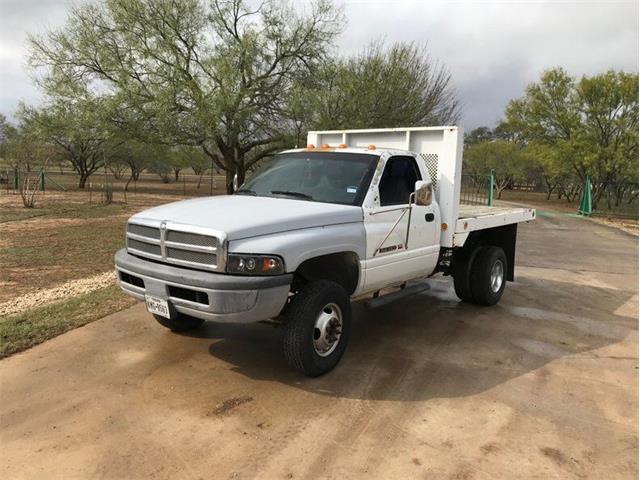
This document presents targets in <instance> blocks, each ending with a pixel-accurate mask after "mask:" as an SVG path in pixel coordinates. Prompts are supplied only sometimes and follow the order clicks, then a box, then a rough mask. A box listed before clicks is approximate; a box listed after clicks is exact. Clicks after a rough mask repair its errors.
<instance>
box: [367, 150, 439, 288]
mask: <svg viewBox="0 0 640 480" xmlns="http://www.w3.org/2000/svg"><path fill="white" fill-rule="evenodd" d="M418 180H429V179H422V176H421V174H420V169H419V168H418V165H417V163H416V159H415V158H414V157H413V156H408V155H407V156H405V155H402V156H401V155H396V156H392V157H389V158H388V159H387V161H386V164H385V167H384V170H383V173H382V175H381V177H380V181H379V182H378V192H377V196H376V198H375V199H374V204H373V207H372V208H371V209H370V210H369V211H368V212H365V222H364V223H365V230H366V234H367V258H366V260H365V278H364V288H363V291H373V290H378V289H380V288H383V287H385V286H389V285H393V284H398V283H401V282H404V281H406V280H410V279H413V278H419V277H424V276H426V275H429V274H431V273H432V272H433V270H434V269H435V266H436V264H437V262H438V255H439V252H440V242H439V240H440V236H439V233H440V232H439V226H440V215H439V211H438V208H437V205H436V204H435V202H434V201H433V200H431V203H430V204H429V205H416V204H415V202H411V203H410V197H412V194H413V192H414V188H415V183H416V181H418ZM431 198H433V195H431Z"/></svg>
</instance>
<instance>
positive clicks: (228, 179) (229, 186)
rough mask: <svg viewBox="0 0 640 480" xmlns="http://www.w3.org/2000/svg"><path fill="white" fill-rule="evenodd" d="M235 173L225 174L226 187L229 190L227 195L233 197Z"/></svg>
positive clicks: (228, 172)
mask: <svg viewBox="0 0 640 480" xmlns="http://www.w3.org/2000/svg"><path fill="white" fill-rule="evenodd" d="M234 175H235V173H234V172H230V171H228V170H227V171H226V172H225V185H226V189H227V194H229V195H232V194H233V177H234Z"/></svg>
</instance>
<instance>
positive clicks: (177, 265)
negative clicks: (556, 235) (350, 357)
mask: <svg viewBox="0 0 640 480" xmlns="http://www.w3.org/2000/svg"><path fill="white" fill-rule="evenodd" d="M461 168H462V131H461V129H460V128H457V127H422V128H406V129H377V130H343V131H327V132H310V133H309V136H308V145H307V147H306V148H299V149H293V150H287V151H284V152H282V153H280V154H278V155H275V156H274V157H273V158H271V159H269V160H267V161H265V162H263V164H262V165H261V166H260V168H259V169H258V170H257V171H256V172H255V173H254V174H253V175H252V176H251V177H250V178H249V179H248V180H247V181H246V182H245V183H244V184H243V185H241V186H240V187H239V188H238V189H237V191H236V192H235V194H234V195H225V196H217V197H208V198H198V199H191V200H185V201H181V202H175V203H172V204H168V205H163V206H160V207H156V208H152V209H150V210H146V211H143V212H140V213H138V214H136V215H134V216H133V217H132V218H131V219H130V220H129V222H128V225H127V238H126V240H127V247H126V248H125V249H122V250H120V251H119V252H118V253H117V254H116V269H117V271H118V281H119V284H120V286H121V287H122V289H123V290H124V291H125V292H126V293H128V294H130V295H133V296H134V297H136V298H138V299H140V300H143V301H145V303H146V305H147V309H148V310H149V311H150V312H151V313H152V314H153V316H154V317H155V318H156V320H157V321H158V322H159V323H160V324H162V325H163V326H165V327H167V328H169V329H171V330H173V331H183V330H188V329H193V328H197V327H198V326H199V325H200V324H201V323H202V322H203V321H206V320H211V321H217V322H236V323H243V322H256V321H261V320H267V319H277V320H279V321H280V322H281V323H282V325H283V328H284V344H283V349H284V354H285V357H286V359H287V361H288V363H289V364H290V365H291V366H292V367H294V368H295V369H297V370H299V371H301V372H303V373H304V374H306V375H309V376H317V375H321V374H323V373H326V372H328V371H330V370H331V369H332V368H333V367H334V366H335V365H336V364H337V363H338V361H339V360H340V358H341V356H342V354H343V353H344V350H345V348H346V346H347V343H348V338H349V334H350V328H349V327H350V322H351V305H350V303H351V301H352V300H354V299H361V298H363V297H367V296H371V295H373V296H376V297H377V296H378V295H379V293H380V292H381V291H383V289H386V290H388V289H389V287H404V286H405V285H406V284H407V282H409V281H411V280H415V279H420V278H425V277H430V276H432V275H435V274H444V275H449V276H452V277H453V279H454V288H455V291H456V294H457V295H458V296H459V298H460V299H461V300H462V301H465V302H469V303H475V304H478V305H493V304H495V303H497V302H498V301H499V299H500V297H501V296H502V294H503V292H504V288H505V284H506V282H507V281H509V280H513V277H514V265H513V264H514V259H515V241H516V228H517V223H519V222H522V221H529V220H532V219H533V218H535V211H534V210H531V209H513V208H511V209H499V208H496V207H471V208H470V207H465V206H462V207H461V206H460V205H459V198H460V179H461ZM386 290H385V291H386Z"/></svg>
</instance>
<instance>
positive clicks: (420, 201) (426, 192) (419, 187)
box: [415, 180, 433, 207]
mask: <svg viewBox="0 0 640 480" xmlns="http://www.w3.org/2000/svg"><path fill="white" fill-rule="evenodd" d="M432 198H433V185H432V184H431V182H426V181H424V180H418V181H417V182H416V186H415V199H416V205H422V206H425V207H426V206H429V205H431V201H432Z"/></svg>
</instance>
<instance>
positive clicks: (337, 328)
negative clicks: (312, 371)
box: [313, 303, 342, 357]
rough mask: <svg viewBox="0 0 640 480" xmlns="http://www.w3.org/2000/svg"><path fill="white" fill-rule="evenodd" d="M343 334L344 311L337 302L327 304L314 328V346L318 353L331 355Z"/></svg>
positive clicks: (323, 355)
mask: <svg viewBox="0 0 640 480" xmlns="http://www.w3.org/2000/svg"><path fill="white" fill-rule="evenodd" d="M340 335H342V311H341V310H340V307H338V305H336V304H335V303H328V304H327V305H325V306H324V307H323V308H322V310H320V314H319V315H318V318H316V323H315V326H314V328H313V348H314V350H315V351H316V353H317V354H318V355H320V356H321V357H326V356H329V355H331V352H333V351H334V350H335V349H336V347H337V346H338V343H340Z"/></svg>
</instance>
